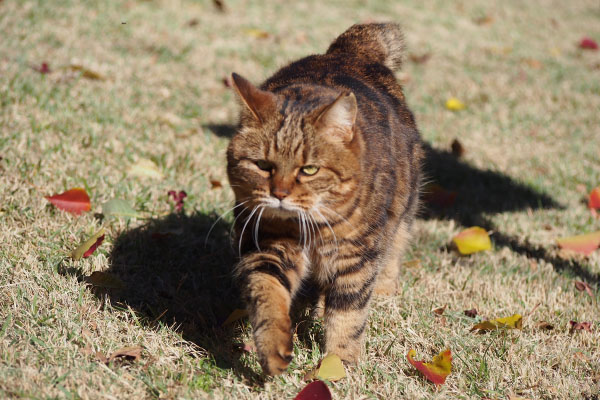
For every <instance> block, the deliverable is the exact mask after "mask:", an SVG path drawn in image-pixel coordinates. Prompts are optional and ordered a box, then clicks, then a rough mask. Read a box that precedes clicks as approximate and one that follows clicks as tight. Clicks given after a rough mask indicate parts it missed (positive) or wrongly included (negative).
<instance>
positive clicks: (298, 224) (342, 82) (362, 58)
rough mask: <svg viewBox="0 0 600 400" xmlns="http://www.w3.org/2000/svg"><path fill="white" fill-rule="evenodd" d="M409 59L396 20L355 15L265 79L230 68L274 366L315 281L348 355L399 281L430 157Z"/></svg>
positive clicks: (234, 159) (253, 304) (253, 297)
mask: <svg viewBox="0 0 600 400" xmlns="http://www.w3.org/2000/svg"><path fill="white" fill-rule="evenodd" d="M401 59H402V37H401V32H400V28H399V26H398V25H396V24H392V23H383V24H364V25H354V26H352V27H351V28H349V29H348V30H347V31H346V32H344V33H343V34H342V35H341V36H339V37H338V38H337V39H336V40H335V41H334V42H333V43H332V44H331V46H330V47H329V49H328V50H327V52H326V53H325V54H323V55H312V56H308V57H306V58H303V59H301V60H299V61H296V62H293V63H291V64H290V65H288V66H286V67H284V68H282V69H280V70H279V71H278V72H277V73H276V74H275V75H273V76H272V77H271V78H269V79H268V80H267V81H266V82H264V83H263V84H262V85H260V87H258V88H257V87H255V86H253V85H252V84H251V83H250V82H248V81H247V80H246V79H244V78H243V77H241V76H239V75H237V74H235V73H234V74H233V76H232V77H233V83H234V85H233V86H234V88H235V90H236V92H237V93H238V94H239V97H240V99H241V101H242V103H243V106H242V112H241V117H240V126H239V129H238V132H237V133H236V135H235V136H234V137H233V139H232V141H231V143H230V145H229V148H228V151H227V162H228V165H227V172H228V176H229V181H230V184H231V187H232V189H233V191H234V193H235V198H236V206H235V208H234V210H235V218H236V219H235V222H234V226H235V232H236V242H235V244H236V247H238V246H239V251H240V261H239V264H238V265H237V267H236V278H237V279H238V283H239V284H240V287H241V289H242V293H243V296H244V300H245V302H246V305H247V309H248V312H249V314H250V321H251V323H252V327H253V331H254V339H255V345H256V349H257V352H258V356H259V360H260V363H261V366H262V368H263V371H264V372H265V373H267V374H270V375H277V374H281V373H283V372H284V371H285V370H286V368H287V366H288V364H289V363H290V361H291V359H292V333H293V332H292V324H291V320H290V307H291V306H292V303H293V302H294V297H295V296H296V295H297V294H298V292H299V290H300V289H301V287H302V285H303V284H305V283H306V282H312V283H313V284H316V285H317V287H318V290H319V293H320V295H321V298H322V299H323V300H324V328H325V350H326V351H327V352H328V353H335V354H337V355H338V356H340V357H341V359H342V360H344V361H345V362H350V363H352V362H356V361H357V359H358V358H359V356H360V354H361V350H362V348H363V340H364V332H365V327H366V324H367V316H368V307H369V302H370V300H371V297H372V295H373V293H382V294H383V293H394V292H395V291H396V285H397V278H398V275H399V270H400V257H401V256H402V252H403V248H404V246H405V244H406V242H407V239H408V237H409V232H410V229H411V224H412V221H413V219H414V215H415V211H416V209H417V207H418V198H419V194H418V189H419V185H420V164H421V161H422V157H423V151H422V148H421V141H420V137H419V133H418V131H417V128H416V125H415V120H414V118H413V115H412V113H411V112H410V110H409V109H408V108H407V106H406V104H405V101H404V95H403V93H402V87H401V86H400V85H399V84H398V82H397V81H396V79H395V77H394V74H393V71H395V70H397V69H398V68H399V67H400V64H401Z"/></svg>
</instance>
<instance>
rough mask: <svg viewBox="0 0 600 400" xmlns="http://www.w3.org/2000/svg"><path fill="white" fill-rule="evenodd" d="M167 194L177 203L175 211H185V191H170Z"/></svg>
mask: <svg viewBox="0 0 600 400" xmlns="http://www.w3.org/2000/svg"><path fill="white" fill-rule="evenodd" d="M167 194H168V196H169V198H171V199H172V200H173V201H174V202H175V210H177V211H181V210H182V209H183V200H184V199H185V198H186V197H187V193H186V192H185V191H183V190H180V191H179V192H176V191H174V190H169V192H168V193H167Z"/></svg>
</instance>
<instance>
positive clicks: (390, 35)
mask: <svg viewBox="0 0 600 400" xmlns="http://www.w3.org/2000/svg"><path fill="white" fill-rule="evenodd" d="M334 53H344V54H352V55H355V56H358V57H361V58H364V59H366V60H371V61H375V62H379V63H381V64H383V65H385V66H386V67H388V68H389V69H391V70H392V71H397V70H399V69H400V67H401V66H402V56H403V53H404V41H403V38H402V31H401V30H400V25H398V24H395V23H391V22H388V23H373V24H360V25H352V26H351V27H350V28H349V29H348V30H347V31H346V32H344V33H342V34H341V35H340V36H339V37H338V38H337V39H335V41H334V42H333V43H332V44H331V46H329V49H328V50H327V54H334Z"/></svg>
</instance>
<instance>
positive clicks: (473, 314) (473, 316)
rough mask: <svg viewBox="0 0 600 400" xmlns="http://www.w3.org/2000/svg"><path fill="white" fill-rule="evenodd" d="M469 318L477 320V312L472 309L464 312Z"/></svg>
mask: <svg viewBox="0 0 600 400" xmlns="http://www.w3.org/2000/svg"><path fill="white" fill-rule="evenodd" d="M463 312H464V313H465V315H466V316H467V317H471V318H475V317H476V316H477V310H476V309H474V308H471V309H470V310H465V311H463Z"/></svg>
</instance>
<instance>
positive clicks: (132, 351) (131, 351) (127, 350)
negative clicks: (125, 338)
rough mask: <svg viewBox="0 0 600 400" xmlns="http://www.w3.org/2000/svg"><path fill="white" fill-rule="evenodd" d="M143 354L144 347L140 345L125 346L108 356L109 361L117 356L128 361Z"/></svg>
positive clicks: (134, 359)
mask: <svg viewBox="0 0 600 400" xmlns="http://www.w3.org/2000/svg"><path fill="white" fill-rule="evenodd" d="M141 356H142V348H141V347H140V346H131V347H123V348H122V349H119V350H117V351H115V352H113V353H112V354H111V355H110V356H109V357H108V362H111V361H114V360H116V359H117V358H118V359H123V360H126V361H137V360H139V358H140V357H141Z"/></svg>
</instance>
